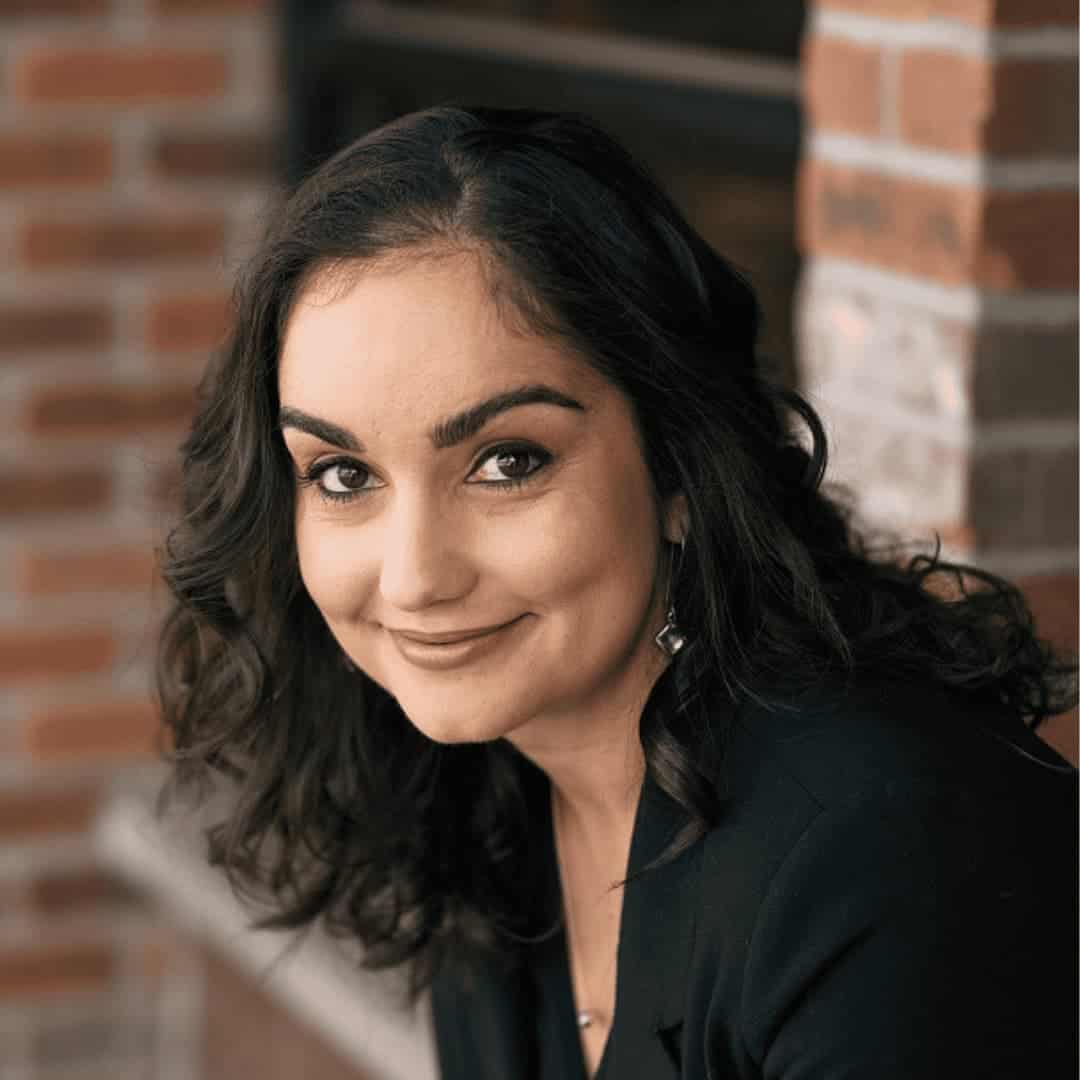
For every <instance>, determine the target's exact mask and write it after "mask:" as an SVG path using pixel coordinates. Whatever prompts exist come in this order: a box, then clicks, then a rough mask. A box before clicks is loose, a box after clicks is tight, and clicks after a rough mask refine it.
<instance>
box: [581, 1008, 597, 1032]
mask: <svg viewBox="0 0 1080 1080" xmlns="http://www.w3.org/2000/svg"><path fill="white" fill-rule="evenodd" d="M595 1022H596V1017H595V1016H593V1014H592V1013H591V1012H590V1011H589V1010H588V1009H582V1010H581V1012H579V1013H578V1014H577V1026H578V1027H579V1028H581V1030H582V1031H584V1030H585V1028H590V1027H592V1026H593V1024H594V1023H595Z"/></svg>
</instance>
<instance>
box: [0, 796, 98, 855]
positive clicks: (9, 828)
mask: <svg viewBox="0 0 1080 1080" xmlns="http://www.w3.org/2000/svg"><path fill="white" fill-rule="evenodd" d="M100 803H101V797H100V793H99V792H98V790H97V789H96V788H65V789H64V790H60V791H57V790H48V789H42V788H41V787H35V788H34V789H33V790H32V791H7V792H0V839H3V840H4V841H6V842H10V841H12V840H23V839H26V838H28V837H40V836H48V835H51V834H55V833H81V832H85V830H86V829H88V828H89V827H90V824H91V822H92V821H93V820H94V817H95V815H96V814H97V812H98V808H99V806H100Z"/></svg>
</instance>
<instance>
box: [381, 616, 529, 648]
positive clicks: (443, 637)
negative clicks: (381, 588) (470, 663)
mask: <svg viewBox="0 0 1080 1080" xmlns="http://www.w3.org/2000/svg"><path fill="white" fill-rule="evenodd" d="M518 618H521V616H520V615H519V616H518ZM517 621H518V620H517V619H511V620H510V622H505V623H495V624H493V625H491V626H482V627H480V628H479V629H476V630H448V631H446V632H444V633H442V634H425V633H421V632H420V631H418V630H392V629H390V628H389V627H387V629H388V630H390V633H391V634H394V635H396V636H397V637H400V638H404V640H406V641H414V642H416V644H417V645H456V644H458V643H459V642H462V641H472V640H473V639H474V638H480V637H485V636H486V635H487V634H493V633H494V632H495V631H496V630H502V629H504V628H505V627H507V626H510V625H511V624H512V623H515V622H517Z"/></svg>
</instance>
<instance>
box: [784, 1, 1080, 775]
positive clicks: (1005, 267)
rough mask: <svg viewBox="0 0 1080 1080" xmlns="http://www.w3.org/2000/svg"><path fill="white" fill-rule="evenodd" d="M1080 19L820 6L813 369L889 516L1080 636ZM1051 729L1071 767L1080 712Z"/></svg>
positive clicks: (1003, 7) (812, 191)
mask: <svg viewBox="0 0 1080 1080" xmlns="http://www.w3.org/2000/svg"><path fill="white" fill-rule="evenodd" d="M1076 24H1077V8H1076V4H1075V3H1074V2H1073V0H817V3H816V6H815V8H814V10H813V12H812V14H811V19H810V23H809V31H808V33H807V36H806V41H805V52H804V73H805V95H806V104H807V119H808V139H807V146H806V156H805V159H804V163H803V168H802V170H801V176H800V208H799V220H800V243H801V247H802V249H803V251H804V253H805V254H806V256H807V263H806V270H805V274H804V278H803V282H802V286H801V296H800V302H799V323H800V329H799V338H800V345H801V350H800V361H801V365H802V370H803V373H804V377H805V380H806V382H807V385H808V387H809V389H810V390H811V396H812V398H813V399H814V400H816V402H817V404H818V405H819V406H820V407H821V409H822V411H823V413H824V416H825V419H826V423H827V427H828V428H829V430H830V432H831V434H832V436H833V440H834V448H835V463H836V470H837V475H838V476H839V477H840V478H841V479H842V480H843V481H844V482H846V483H847V485H848V486H849V487H850V488H852V489H853V490H854V492H855V493H856V495H857V496H858V498H859V500H860V504H861V506H862V508H863V511H864V514H865V517H866V518H867V520H868V521H869V522H871V523H873V524H880V525H883V526H886V527H898V529H899V531H902V532H904V533H908V534H910V533H911V532H912V531H915V532H916V533H920V534H922V535H929V534H930V533H931V532H932V531H933V530H937V531H938V532H940V534H941V535H942V537H943V539H944V541H945V543H946V545H947V548H948V551H949V553H951V554H953V555H955V556H958V557H961V558H964V559H968V560H971V561H974V562H976V563H977V564H979V565H984V566H987V567H988V568H990V569H992V570H995V571H998V572H1000V573H1003V574H1005V575H1007V576H1009V577H1012V578H1014V579H1016V580H1017V581H1018V582H1019V583H1020V584H1021V585H1022V586H1023V587H1024V589H1025V590H1026V592H1027V595H1028V597H1029V600H1030V601H1031V603H1032V605H1033V607H1034V609H1035V612H1036V616H1037V620H1038V623H1039V626H1040V628H1041V630H1042V631H1043V633H1044V635H1045V636H1047V637H1050V638H1051V639H1053V640H1056V641H1057V642H1058V643H1059V644H1062V645H1065V646H1069V647H1072V648H1075V647H1076V643H1077V366H1076V335H1077V293H1076V287H1077V30H1076ZM1046 734H1047V738H1048V739H1049V740H1050V741H1051V742H1053V743H1054V744H1055V745H1057V746H1058V747H1059V749H1062V750H1063V751H1064V752H1065V753H1066V754H1067V755H1068V756H1069V757H1071V758H1072V759H1073V760H1074V761H1075V760H1076V758H1077V744H1076V717H1075V715H1073V716H1070V717H1063V718H1060V719H1058V720H1057V721H1055V722H1054V723H1053V724H1052V725H1051V726H1050V727H1049V728H1048V729H1047V731H1046Z"/></svg>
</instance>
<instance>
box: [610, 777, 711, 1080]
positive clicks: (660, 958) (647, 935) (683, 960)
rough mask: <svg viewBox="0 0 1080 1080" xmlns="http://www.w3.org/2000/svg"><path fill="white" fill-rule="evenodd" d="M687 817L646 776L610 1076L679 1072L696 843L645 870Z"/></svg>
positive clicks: (627, 899)
mask: <svg viewBox="0 0 1080 1080" xmlns="http://www.w3.org/2000/svg"><path fill="white" fill-rule="evenodd" d="M687 821H688V817H687V814H686V812H685V811H684V810H683V809H682V807H680V806H679V805H678V804H677V803H676V802H674V801H673V800H672V799H671V798H670V797H669V796H667V795H666V794H665V793H664V792H663V791H662V790H661V789H660V788H659V787H658V786H657V785H656V784H655V782H654V781H653V780H652V779H651V777H648V776H646V779H645V783H644V785H643V787H642V792H641V798H640V801H639V803H638V810H637V817H636V819H635V822H634V833H633V837H632V839H631V843H630V859H629V874H628V878H629V880H628V882H627V885H626V891H625V894H624V897H623V911H622V924H621V927H620V936H619V957H618V988H617V991H616V1000H615V1027H614V1030H613V1031H612V1033H611V1036H610V1038H611V1045H610V1046H609V1047H608V1052H607V1056H608V1057H609V1058H610V1059H611V1067H610V1075H611V1076H613V1077H621V1076H647V1077H649V1078H650V1080H653V1078H654V1077H655V1078H661V1077H668V1076H671V1077H674V1076H678V1075H679V1074H680V1072H681V1067H682V1024H683V1012H684V1008H685V1000H686V987H687V973H688V970H689V966H690V959H691V954H692V951H693V946H694V934H695V930H696V923H697V911H698V881H699V872H700V862H701V850H702V846H701V844H700V843H694V844H693V845H691V847H690V848H688V849H687V850H685V851H683V852H682V853H681V854H680V855H679V856H678V858H676V859H675V860H674V861H673V862H670V863H665V864H664V865H663V866H660V867H657V868H655V869H652V870H648V871H644V868H645V867H646V866H647V865H648V864H649V863H650V862H651V861H652V860H653V859H655V858H656V857H657V856H658V855H660V853H661V852H662V851H664V849H665V848H666V847H667V845H668V844H669V843H670V841H671V840H672V839H673V838H674V837H675V836H676V834H677V833H678V832H679V830H680V829H681V828H682V827H683V826H684V825H686V823H687ZM642 871H644V873H643V872H642Z"/></svg>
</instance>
